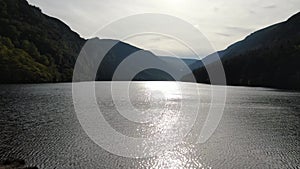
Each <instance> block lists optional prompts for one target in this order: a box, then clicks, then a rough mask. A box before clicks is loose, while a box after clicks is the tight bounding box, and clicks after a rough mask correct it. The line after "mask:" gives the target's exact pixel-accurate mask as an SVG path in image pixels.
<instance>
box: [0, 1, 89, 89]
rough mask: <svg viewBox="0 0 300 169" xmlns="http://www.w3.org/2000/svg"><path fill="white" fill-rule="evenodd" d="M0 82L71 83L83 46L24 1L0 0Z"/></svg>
mask: <svg viewBox="0 0 300 169" xmlns="http://www.w3.org/2000/svg"><path fill="white" fill-rule="evenodd" d="M0 25H1V27H0V51H1V53H0V82H1V83H21V82H22V83H27V82H31V83H32V82H61V81H70V80H71V79H72V71H73V66H74V63H75V61H76V57H77V55H78V53H79V51H80V49H81V46H82V45H83V44H84V42H85V40H84V39H82V38H81V37H80V36H79V35H78V34H77V33H75V32H73V31H72V30H71V29H70V28H69V27H68V26H67V25H65V24H64V23H63V22H61V21H60V20H58V19H55V18H53V17H49V16H47V15H44V14H43V13H42V12H41V10H40V9H39V8H36V7H33V6H31V5H29V4H28V2H27V1H25V0H0Z"/></svg>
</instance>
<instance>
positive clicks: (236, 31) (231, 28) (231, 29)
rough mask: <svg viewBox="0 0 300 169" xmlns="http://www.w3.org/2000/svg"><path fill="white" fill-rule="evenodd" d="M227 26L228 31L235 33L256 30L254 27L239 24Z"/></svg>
mask: <svg viewBox="0 0 300 169" xmlns="http://www.w3.org/2000/svg"><path fill="white" fill-rule="evenodd" d="M225 28H226V29H227V30H228V31H230V32H235V33H249V32H253V31H254V29H251V28H244V27H237V26H226V27H225Z"/></svg>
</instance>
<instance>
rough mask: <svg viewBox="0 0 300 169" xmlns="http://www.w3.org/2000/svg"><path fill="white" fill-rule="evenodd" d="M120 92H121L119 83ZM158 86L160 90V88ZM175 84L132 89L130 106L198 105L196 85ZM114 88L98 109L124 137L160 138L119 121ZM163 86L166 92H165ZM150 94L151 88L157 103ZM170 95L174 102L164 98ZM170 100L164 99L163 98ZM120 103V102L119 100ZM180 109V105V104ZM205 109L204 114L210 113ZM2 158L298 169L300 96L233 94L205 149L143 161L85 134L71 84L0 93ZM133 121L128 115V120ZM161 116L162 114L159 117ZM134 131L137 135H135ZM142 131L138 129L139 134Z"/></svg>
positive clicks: (54, 164)
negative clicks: (178, 87) (117, 152)
mask: <svg viewBox="0 0 300 169" xmlns="http://www.w3.org/2000/svg"><path fill="white" fill-rule="evenodd" d="M118 83H120V85H122V83H121V82H118ZM155 83H157V84H156V85H155ZM172 83H173V82H163V84H162V82H133V83H132V85H131V86H130V91H133V92H132V93H133V95H136V96H134V97H131V102H132V104H133V106H134V107H135V108H136V109H137V110H145V109H148V110H152V112H153V113H154V114H155V113H157V111H156V110H157V109H159V108H160V107H162V105H166V102H167V103H169V104H168V105H172V106H173V108H175V109H176V107H177V106H179V105H178V104H179V103H180V102H181V101H182V99H185V101H186V102H187V103H189V104H188V105H187V106H190V107H191V108H193V106H197V104H196V100H198V99H199V98H198V97H199V96H198V95H197V94H196V93H197V92H195V88H194V86H193V85H190V84H188V83H181V85H183V86H184V87H185V88H187V89H188V90H186V91H185V93H183V95H182V97H177V96H178V94H177V92H178V91H176V90H173V91H172V90H171V89H172V88H171V86H172V85H173V84H172ZM108 85H109V83H103V82H99V83H97V85H96V86H97V87H96V93H97V98H98V101H99V103H100V104H99V107H102V108H103V110H104V112H103V113H104V114H105V115H106V119H108V121H109V122H110V123H111V125H112V126H113V127H114V128H115V129H116V130H117V131H118V132H120V133H122V134H126V135H130V136H140V135H143V136H145V137H147V136H148V135H151V132H153V131H154V129H153V128H149V127H147V126H143V125H141V126H138V125H137V126H134V125H132V124H129V123H127V122H126V121H125V122H124V119H122V118H121V116H118V115H116V113H115V109H114V108H113V106H112V105H113V103H112V101H111V100H110V99H106V98H107V97H106V93H105V91H107V90H106V88H107V86H108ZM162 87H164V88H165V89H162ZM198 87H199V88H200V97H201V101H202V103H203V105H204V109H205V107H207V104H208V103H209V100H210V97H209V93H210V89H211V88H210V86H208V85H201V84H199V85H198ZM147 88H152V89H153V91H155V92H152V93H151V97H149V92H147V91H148V90H146V89H147ZM160 89H162V90H168V91H169V92H168V93H167V94H168V95H169V96H170V98H173V99H170V100H165V99H164V98H160V97H161V96H162V93H161V92H159V90H160ZM165 94H166V93H165ZM117 99H120V100H119V101H120V103H122V99H123V98H122V97H119V98H117ZM177 103H178V104H177ZM204 109H203V110H204ZM0 113H1V116H0V128H1V129H0V159H6V158H9V157H13V158H21V159H25V160H26V161H28V162H29V164H32V165H36V166H38V167H40V168H62V169H66V168H297V167H299V166H300V160H299V159H300V154H299V150H300V137H299V134H300V93H298V92H287V91H279V90H272V89H265V88H247V87H228V88H227V100H226V106H225V111H224V114H223V117H222V120H221V122H220V124H219V126H218V128H217V130H216V131H215V133H214V134H213V135H212V137H211V138H210V139H209V140H208V141H207V142H206V143H205V144H191V143H186V142H184V143H181V144H179V145H177V146H176V147H174V148H173V149H170V150H169V151H165V152H163V153H162V154H160V155H158V156H156V157H151V158H142V159H133V158H125V157H120V156H116V155H113V154H111V153H109V152H107V151H105V150H104V149H102V148H100V147H99V146H98V145H97V144H95V143H94V142H93V141H92V140H91V139H90V138H89V137H88V136H87V134H86V133H85V131H84V130H83V129H82V127H81V125H80V123H79V121H78V119H77V116H76V113H75V111H74V106H73V100H72V85H71V84H35V85H1V86H0ZM127 115H128V116H130V114H127ZM158 115H159V114H158ZM130 127H131V128H130ZM137 129H139V130H137Z"/></svg>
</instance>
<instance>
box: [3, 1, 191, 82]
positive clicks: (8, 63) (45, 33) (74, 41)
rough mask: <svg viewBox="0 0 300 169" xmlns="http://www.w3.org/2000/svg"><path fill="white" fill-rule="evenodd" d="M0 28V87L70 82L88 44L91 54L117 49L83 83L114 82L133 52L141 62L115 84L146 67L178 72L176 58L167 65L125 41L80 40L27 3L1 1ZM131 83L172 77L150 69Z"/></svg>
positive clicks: (168, 61) (72, 32)
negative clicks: (91, 50) (121, 67)
mask: <svg viewBox="0 0 300 169" xmlns="http://www.w3.org/2000/svg"><path fill="white" fill-rule="evenodd" d="M0 24H1V27H0V83H42V82H70V81H72V75H73V68H74V66H75V62H76V59H77V57H78V55H79V53H80V51H81V49H82V47H83V46H84V45H85V44H86V43H87V42H89V43H93V45H94V48H95V50H97V49H101V48H102V47H103V46H105V45H106V44H108V43H116V45H115V46H114V47H113V48H112V49H111V50H110V51H109V52H108V53H107V54H106V56H105V58H104V59H103V61H102V63H101V64H100V66H99V68H98V72H97V76H96V79H93V78H90V77H85V78H84V79H86V80H108V81H110V80H113V79H112V78H113V74H114V72H115V70H116V68H117V67H118V66H119V64H120V63H121V62H122V61H124V60H125V59H126V58H127V57H128V56H129V55H131V54H134V53H137V54H138V55H139V56H138V57H139V60H140V61H139V62H134V63H132V65H130V66H128V67H127V69H126V71H124V72H123V75H124V76H123V77H119V78H117V79H114V80H132V78H131V77H128V73H129V72H130V71H132V70H135V69H137V68H138V67H139V66H140V65H142V64H144V63H147V62H153V64H155V65H157V66H161V67H166V68H168V69H172V70H174V69H176V68H177V67H176V66H175V65H172V64H173V63H176V62H178V59H174V58H173V59H171V60H173V61H172V63H171V62H170V61H171V60H165V59H163V57H158V56H155V55H154V54H153V53H151V52H149V51H146V50H142V49H139V48H137V47H134V46H132V45H129V44H126V43H124V42H120V41H116V40H111V39H98V38H93V39H90V40H86V39H83V38H81V37H80V36H79V35H78V34H77V33H76V32H74V31H72V30H71V29H70V28H69V27H68V26H67V25H66V24H64V23H63V22H61V21H60V20H58V19H55V18H53V17H50V16H47V15H45V14H43V13H42V12H41V10H40V9H39V8H37V7H34V6H31V5H29V4H28V2H27V1H26V0H0ZM91 58H93V57H91ZM174 60H175V61H174ZM188 62H189V63H190V62H192V61H188ZM89 66H94V65H89ZM87 69H88V68H87ZM126 73H127V74H126ZM85 76H88V75H85ZM182 76H183V75H182ZM179 78H181V77H179ZM133 80H174V78H173V77H171V76H170V75H169V74H168V73H166V72H164V71H161V70H158V69H153V68H150V69H148V70H145V71H142V72H140V73H138V74H137V75H135V77H133Z"/></svg>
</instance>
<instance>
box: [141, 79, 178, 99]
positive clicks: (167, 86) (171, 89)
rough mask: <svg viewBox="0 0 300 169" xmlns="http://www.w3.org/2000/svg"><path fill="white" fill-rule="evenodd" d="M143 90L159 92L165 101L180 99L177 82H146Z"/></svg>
mask: <svg viewBox="0 0 300 169" xmlns="http://www.w3.org/2000/svg"><path fill="white" fill-rule="evenodd" d="M145 88H146V89H148V90H150V91H159V92H161V93H162V94H163V95H164V97H165V99H166V100H168V99H176V98H181V88H180V85H179V82H146V83H145Z"/></svg>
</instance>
